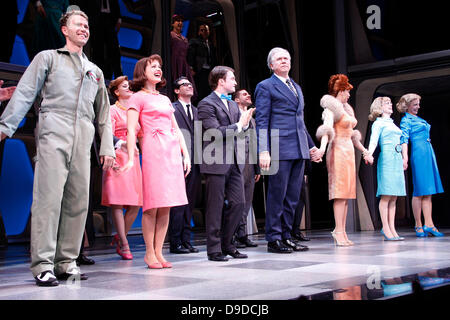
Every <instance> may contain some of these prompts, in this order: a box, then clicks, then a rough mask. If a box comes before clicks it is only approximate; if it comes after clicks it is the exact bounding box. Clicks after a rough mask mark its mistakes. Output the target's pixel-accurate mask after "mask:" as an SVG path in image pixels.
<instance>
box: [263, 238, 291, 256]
mask: <svg viewBox="0 0 450 320" xmlns="http://www.w3.org/2000/svg"><path fill="white" fill-rule="evenodd" d="M267 251H268V252H272V253H292V251H293V250H292V248H291V247H289V246H286V245H285V244H284V243H282V242H281V241H280V240H276V241H272V242H269V243H268V244H267Z"/></svg>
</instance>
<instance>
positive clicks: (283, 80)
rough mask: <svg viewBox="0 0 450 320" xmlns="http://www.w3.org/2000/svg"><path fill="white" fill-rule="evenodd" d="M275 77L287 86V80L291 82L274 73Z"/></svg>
mask: <svg viewBox="0 0 450 320" xmlns="http://www.w3.org/2000/svg"><path fill="white" fill-rule="evenodd" d="M274 76H275V77H277V78H278V79H280V80H281V82H283V83H284V84H286V80H290V79H289V78H284V77H282V76H279V75H277V74H276V73H274Z"/></svg>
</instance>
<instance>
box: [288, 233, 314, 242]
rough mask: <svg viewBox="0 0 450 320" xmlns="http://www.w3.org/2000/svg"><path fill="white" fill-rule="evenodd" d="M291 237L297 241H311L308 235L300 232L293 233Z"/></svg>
mask: <svg viewBox="0 0 450 320" xmlns="http://www.w3.org/2000/svg"><path fill="white" fill-rule="evenodd" d="M292 238H294V239H295V240H298V241H311V239H310V238H308V237H306V236H304V235H302V234H301V233H295V234H293V235H292Z"/></svg>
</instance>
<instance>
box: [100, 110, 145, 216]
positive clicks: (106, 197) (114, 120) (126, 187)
mask: <svg viewBox="0 0 450 320" xmlns="http://www.w3.org/2000/svg"><path fill="white" fill-rule="evenodd" d="M120 107H121V106H120V105H119V106H117V105H112V106H111V110H110V113H111V125H112V131H113V133H114V135H115V136H116V137H117V138H119V139H120V140H124V141H126V140H127V111H126V110H125V107H122V108H123V109H121V108H120ZM136 129H137V130H136V131H137V132H139V131H140V127H138V128H136ZM140 134H141V132H139V134H138V136H139V135H140ZM136 150H137V148H136ZM127 162H128V153H127V152H126V151H123V150H122V149H121V148H119V149H116V163H117V164H118V165H119V166H121V167H123V166H124V165H125V164H126V163H127ZM102 205H104V206H108V207H109V206H111V205H129V206H139V207H141V206H142V173H141V165H140V163H139V152H136V153H135V155H134V167H133V168H131V169H130V170H129V171H127V172H118V171H115V170H113V169H110V170H108V171H104V173H103V188H102Z"/></svg>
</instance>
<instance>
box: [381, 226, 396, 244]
mask: <svg viewBox="0 0 450 320" xmlns="http://www.w3.org/2000/svg"><path fill="white" fill-rule="evenodd" d="M380 233H381V234H382V235H383V237H384V240H386V241H397V239H396V238H389V237H388V236H387V235H386V234H385V233H384V231H383V229H381V231H380Z"/></svg>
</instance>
